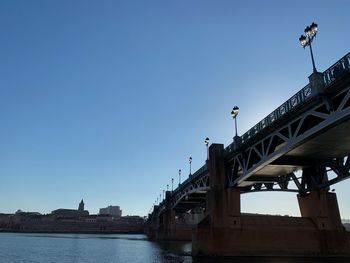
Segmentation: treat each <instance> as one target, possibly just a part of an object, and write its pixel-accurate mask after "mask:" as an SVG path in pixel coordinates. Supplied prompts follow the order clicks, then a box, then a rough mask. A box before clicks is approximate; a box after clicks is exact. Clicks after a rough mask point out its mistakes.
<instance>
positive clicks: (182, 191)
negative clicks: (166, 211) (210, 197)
mask: <svg viewBox="0 0 350 263" xmlns="http://www.w3.org/2000/svg"><path fill="white" fill-rule="evenodd" d="M208 190H209V172H208V170H206V172H205V173H203V174H202V175H201V176H196V177H195V178H194V179H193V180H191V181H190V182H189V183H187V184H186V185H184V187H180V188H179V189H178V191H177V192H175V193H174V195H173V197H172V207H176V206H177V205H178V203H179V202H180V201H181V200H183V199H186V198H188V196H190V195H191V194H194V193H198V192H206V191H208Z"/></svg>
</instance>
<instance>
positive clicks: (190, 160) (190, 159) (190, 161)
mask: <svg viewBox="0 0 350 263" xmlns="http://www.w3.org/2000/svg"><path fill="white" fill-rule="evenodd" d="M188 161H189V163H190V175H192V169H191V166H192V157H191V156H190V158H189V159H188Z"/></svg>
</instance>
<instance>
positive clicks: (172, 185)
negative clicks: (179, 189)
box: [171, 178, 174, 192]
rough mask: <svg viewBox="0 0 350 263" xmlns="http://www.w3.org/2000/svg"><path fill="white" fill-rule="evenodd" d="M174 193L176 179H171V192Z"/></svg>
mask: <svg viewBox="0 0 350 263" xmlns="http://www.w3.org/2000/svg"><path fill="white" fill-rule="evenodd" d="M172 191H174V178H171V192H172Z"/></svg>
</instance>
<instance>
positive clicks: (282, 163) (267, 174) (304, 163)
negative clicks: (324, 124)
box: [240, 120, 350, 187]
mask: <svg viewBox="0 0 350 263" xmlns="http://www.w3.org/2000/svg"><path fill="white" fill-rule="evenodd" d="M349 130H350V120H348V121H346V122H344V123H342V124H340V125H338V126H336V127H333V128H331V129H329V130H328V131H326V132H324V133H322V134H320V135H318V136H316V137H314V138H312V139H310V140H309V141H307V142H305V143H303V144H301V145H299V146H298V147H296V148H294V149H293V150H291V151H290V152H288V153H286V154H285V155H283V156H281V157H279V158H278V159H276V160H274V161H273V162H271V163H270V164H268V165H266V166H265V167H263V168H262V169H260V170H259V171H257V172H256V173H255V174H254V175H253V176H251V177H250V178H248V179H247V180H246V181H244V182H242V183H241V184H240V186H242V187H245V186H250V185H254V184H255V183H264V182H267V183H268V182H278V177H279V176H281V175H286V174H290V173H293V172H296V171H298V170H302V169H303V168H306V167H314V166H326V167H327V166H328V167H329V166H332V165H333V164H334V160H335V157H343V156H345V155H346V154H347V153H350V140H348V139H347V138H348V136H349Z"/></svg>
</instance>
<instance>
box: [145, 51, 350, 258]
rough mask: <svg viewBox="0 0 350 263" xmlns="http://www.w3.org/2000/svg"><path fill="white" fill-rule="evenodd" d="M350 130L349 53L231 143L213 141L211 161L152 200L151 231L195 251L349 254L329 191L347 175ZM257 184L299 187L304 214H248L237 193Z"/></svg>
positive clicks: (347, 237) (349, 241) (156, 236)
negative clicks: (187, 242)
mask: <svg viewBox="0 0 350 263" xmlns="http://www.w3.org/2000/svg"><path fill="white" fill-rule="evenodd" d="M349 128H350V53H348V54H346V55H345V56H344V57H343V58H341V59H340V60H339V61H337V62H336V63H335V64H334V65H332V66H331V67H330V68H328V69H327V70H326V71H324V72H323V73H321V72H314V73H313V74H312V75H311V76H310V77H309V84H307V85H306V86H305V87H304V88H302V89H301V90H300V91H299V92H298V93H296V94H295V95H294V96H292V97H291V98H290V99H289V100H287V101H286V102H284V103H283V104H282V105H281V106H280V107H278V108H277V109H275V110H274V111H273V112H272V113H271V114H269V115H268V116H266V117H265V118H264V119H263V120H261V121H260V122H259V123H257V124H256V125H255V126H254V127H253V128H251V129H250V130H249V131H247V132H246V133H245V134H243V135H242V136H241V137H239V136H235V137H234V139H233V143H232V144H231V145H229V146H227V147H226V148H224V146H223V145H222V144H212V145H211V146H210V147H209V158H208V160H207V161H206V163H205V164H204V165H203V166H202V167H201V168H200V169H199V170H198V171H196V172H195V173H194V174H193V175H190V177H189V178H188V179H187V180H186V181H184V182H183V183H182V184H181V185H179V187H178V188H177V189H175V190H174V191H167V192H166V197H165V199H164V200H163V202H161V203H160V204H159V205H156V206H154V209H153V212H152V213H151V214H150V215H149V217H148V235H149V237H150V238H151V239H156V240H184V239H187V240H192V252H193V254H194V255H200V254H204V255H223V256H224V255H250V256H252V255H288V256H350V235H349V233H347V232H346V231H345V229H344V227H343V225H342V223H341V219H340V213H339V208H338V204H337V198H336V194H335V193H334V192H331V191H329V189H330V186H331V185H333V184H335V183H338V182H340V181H342V180H345V179H348V178H350V174H349V169H350V158H349V155H350V132H349V130H350V129H349ZM296 171H302V172H301V176H297V174H296V173H295V172H296ZM329 172H331V174H329ZM259 191H289V192H296V193H297V200H298V203H299V208H300V213H301V217H286V216H267V215H256V214H242V213H241V209H240V203H241V202H240V196H241V194H244V193H252V192H259ZM186 217H187V219H186ZM186 220H187V221H186ZM191 220H192V221H191Z"/></svg>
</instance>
